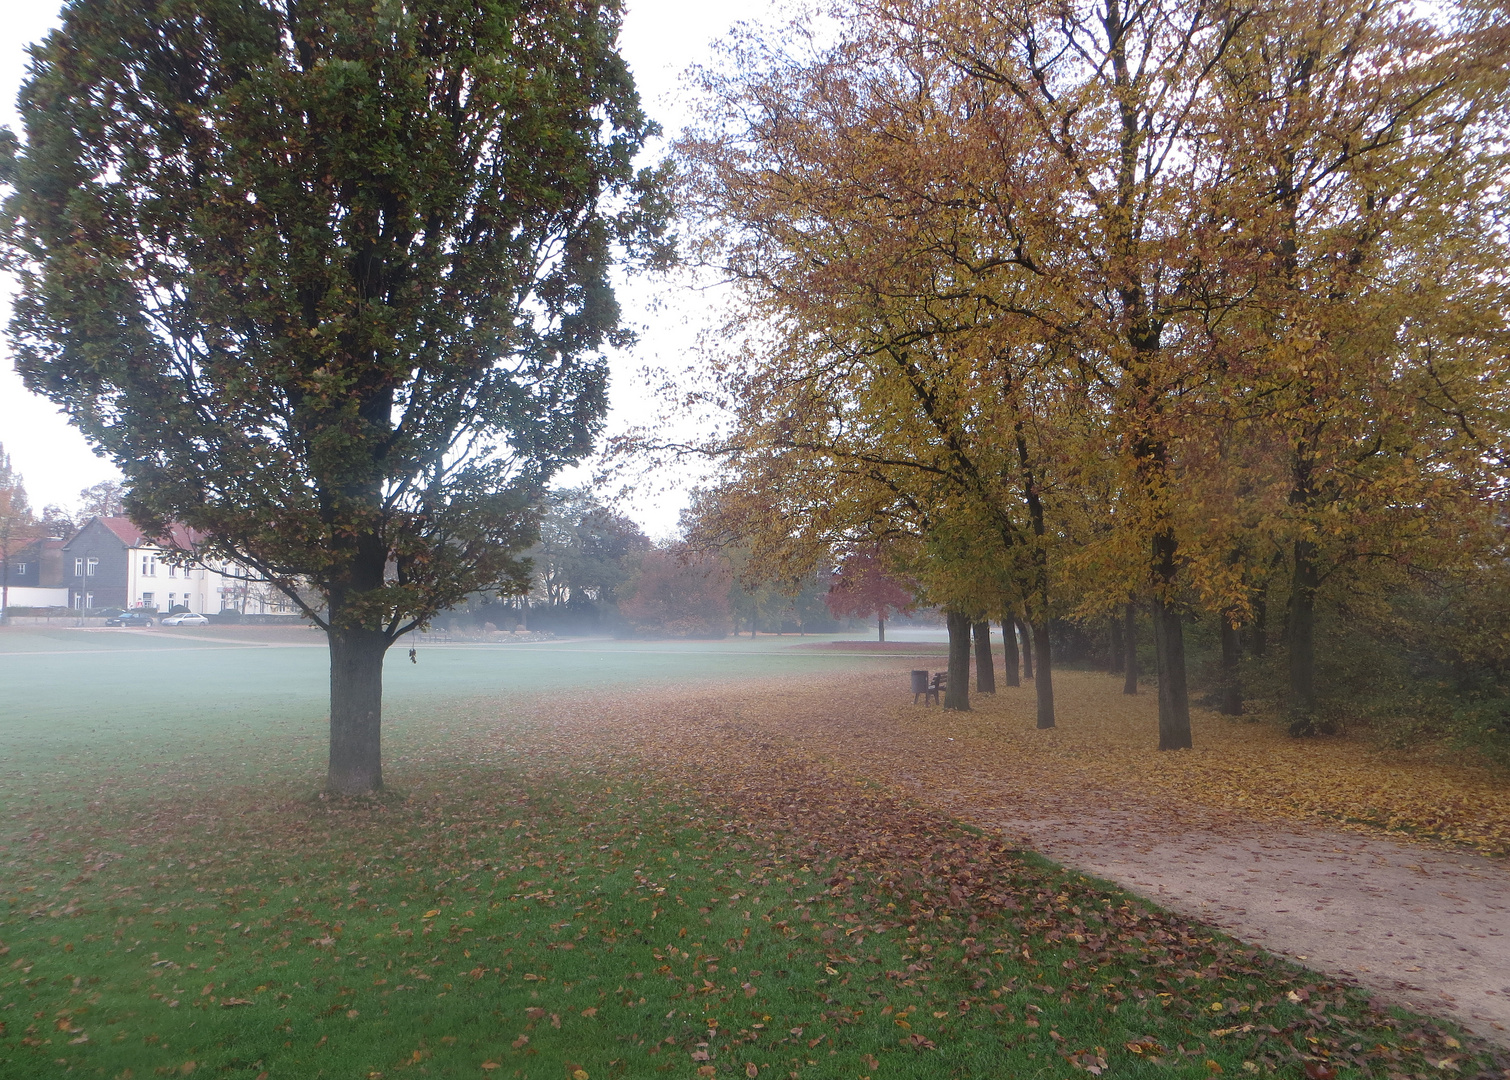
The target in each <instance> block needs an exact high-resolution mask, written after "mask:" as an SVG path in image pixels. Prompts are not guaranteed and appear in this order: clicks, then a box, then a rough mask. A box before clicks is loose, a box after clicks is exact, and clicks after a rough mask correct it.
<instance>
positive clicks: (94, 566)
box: [85, 559, 100, 577]
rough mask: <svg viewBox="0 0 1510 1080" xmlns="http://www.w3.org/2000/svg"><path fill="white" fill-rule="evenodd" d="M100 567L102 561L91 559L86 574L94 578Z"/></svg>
mask: <svg viewBox="0 0 1510 1080" xmlns="http://www.w3.org/2000/svg"><path fill="white" fill-rule="evenodd" d="M99 566H100V560H98V559H90V560H89V563H88V569H87V570H86V571H85V573H87V574H88V575H89V576H90V577H94V572H95V571H96V570H98V569H99Z"/></svg>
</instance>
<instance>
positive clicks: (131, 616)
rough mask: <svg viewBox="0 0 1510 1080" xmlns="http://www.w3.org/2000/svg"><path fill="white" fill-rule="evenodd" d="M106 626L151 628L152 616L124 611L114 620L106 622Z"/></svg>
mask: <svg viewBox="0 0 1510 1080" xmlns="http://www.w3.org/2000/svg"><path fill="white" fill-rule="evenodd" d="M105 625H106V626H151V625H152V616H151V615H143V614H141V613H140V612H136V611H123V612H121V613H120V614H119V615H117V616H116V617H115V618H113V619H106V620H105Z"/></svg>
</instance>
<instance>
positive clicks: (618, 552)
mask: <svg viewBox="0 0 1510 1080" xmlns="http://www.w3.org/2000/svg"><path fill="white" fill-rule="evenodd" d="M649 547H650V539H649V537H647V536H646V535H645V534H644V532H642V531H641V529H640V527H639V526H638V525H636V524H635V523H634V522H633V521H631V520H629V519H628V518H627V517H624V516H623V515H622V514H618V513H615V512H614V511H612V510H610V509H609V508H608V507H606V506H604V505H603V503H602V502H601V501H599V500H598V498H597V497H596V496H594V495H593V493H592V492H591V491H590V490H589V489H588V488H585V487H582V488H560V489H557V490H555V491H552V492H551V493H550V495H549V496H548V497H547V499H546V502H545V514H544V516H543V518H542V519H541V522H540V540H539V542H538V543H536V545H535V546H534V547H533V548H531V549H530V551H529V557H530V562H531V563H532V564H533V566H534V572H535V589H534V592H535V594H536V595H537V596H538V597H539V598H540V599H542V600H543V601H544V602H545V603H546V604H549V605H552V606H566V607H578V608H580V607H583V606H590V605H592V604H596V603H604V604H609V603H612V602H613V600H614V590H615V589H617V588H618V586H619V585H620V584H621V583H622V582H623V581H624V580H625V579H626V578H628V577H629V575H630V573H631V572H632V565H631V563H632V560H633V559H634V558H635V557H637V556H638V555H639V554H640V553H641V552H643V551H645V550H647V549H648V548H649Z"/></svg>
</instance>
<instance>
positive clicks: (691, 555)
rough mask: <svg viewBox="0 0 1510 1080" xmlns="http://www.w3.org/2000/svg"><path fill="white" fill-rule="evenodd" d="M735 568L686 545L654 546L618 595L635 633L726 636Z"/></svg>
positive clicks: (686, 636)
mask: <svg viewBox="0 0 1510 1080" xmlns="http://www.w3.org/2000/svg"><path fill="white" fill-rule="evenodd" d="M733 582H734V576H733V572H732V571H731V570H730V569H729V564H728V562H727V561H726V560H724V559H721V558H718V557H717V556H713V555H704V554H700V553H698V552H693V551H689V550H686V549H670V548H654V549H652V550H650V551H647V552H645V557H644V559H643V560H642V561H641V562H640V569H639V572H638V573H637V574H635V576H634V578H633V579H632V580H631V581H630V583H629V587H628V589H627V590H626V591H627V592H628V593H629V596H628V597H627V598H626V599H624V600H621V601H619V614H621V615H623V616H624V618H625V619H626V620H628V622H629V625H630V626H632V627H634V630H635V633H637V634H644V635H647V636H651V637H679V638H721V637H723V636H724V635H725V634H727V633H728V632H729V630H730V628H731V626H732V624H731V622H730V620H729V586H730V585H732V584H733Z"/></svg>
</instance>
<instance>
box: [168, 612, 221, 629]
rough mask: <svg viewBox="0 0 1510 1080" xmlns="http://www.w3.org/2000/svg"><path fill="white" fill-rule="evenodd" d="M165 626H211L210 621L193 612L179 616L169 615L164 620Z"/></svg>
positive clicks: (182, 613)
mask: <svg viewBox="0 0 1510 1080" xmlns="http://www.w3.org/2000/svg"><path fill="white" fill-rule="evenodd" d="M163 625H164V626H209V625H210V620H209V619H206V618H205V617H204V616H203V615H200V614H197V613H195V612H193V611H183V612H179V613H178V614H177V615H169V616H168V617H167V618H166V619H164V620H163Z"/></svg>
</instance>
